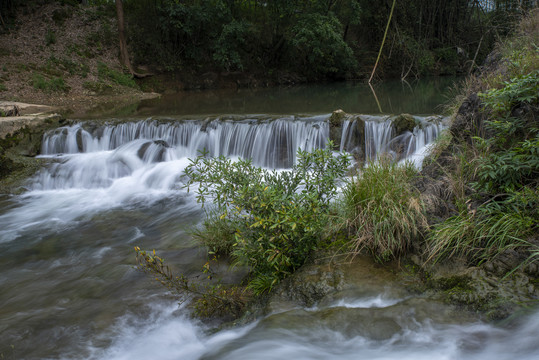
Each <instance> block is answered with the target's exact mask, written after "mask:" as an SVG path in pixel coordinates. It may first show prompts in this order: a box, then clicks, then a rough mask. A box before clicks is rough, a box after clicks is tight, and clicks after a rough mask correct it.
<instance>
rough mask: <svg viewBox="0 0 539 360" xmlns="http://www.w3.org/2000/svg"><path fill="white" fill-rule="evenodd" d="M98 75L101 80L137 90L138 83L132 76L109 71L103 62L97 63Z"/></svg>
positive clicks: (112, 70)
mask: <svg viewBox="0 0 539 360" xmlns="http://www.w3.org/2000/svg"><path fill="white" fill-rule="evenodd" d="M97 74H98V76H99V79H101V80H110V81H112V82H114V83H116V84H118V85H121V86H127V87H131V88H137V83H136V82H135V80H134V79H133V77H132V76H131V75H128V74H124V73H121V72H119V71H116V70H114V69H109V67H108V66H107V65H106V64H105V63H103V62H98V63H97Z"/></svg>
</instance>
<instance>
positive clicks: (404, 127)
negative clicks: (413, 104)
mask: <svg viewBox="0 0 539 360" xmlns="http://www.w3.org/2000/svg"><path fill="white" fill-rule="evenodd" d="M392 122H393V126H394V128H395V134H396V135H397V136H398V135H401V134H403V133H405V132H406V131H409V132H413V131H414V128H415V127H416V125H417V123H416V121H415V118H414V117H413V116H412V115H410V114H401V115H398V116H396V117H395V118H393V120H392Z"/></svg>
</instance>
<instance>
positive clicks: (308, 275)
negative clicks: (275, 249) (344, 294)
mask: <svg viewBox="0 0 539 360" xmlns="http://www.w3.org/2000/svg"><path fill="white" fill-rule="evenodd" d="M343 284H344V274H343V272H342V271H341V270H340V269H338V268H336V267H330V266H325V265H323V266H320V265H305V266H303V267H302V268H301V269H300V270H298V271H297V272H296V273H294V275H293V276H291V277H289V278H287V279H286V280H285V281H284V282H283V283H282V285H281V286H280V288H279V289H278V290H277V291H276V297H274V298H273V299H272V300H273V301H277V302H283V301H284V302H286V301H292V302H294V303H296V304H300V305H301V306H307V307H309V306H313V305H314V304H315V303H316V302H318V301H320V300H321V299H322V298H324V297H325V296H327V295H328V294H330V293H332V292H336V291H340V290H342V288H343Z"/></svg>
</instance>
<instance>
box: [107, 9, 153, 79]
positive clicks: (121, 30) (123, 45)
mask: <svg viewBox="0 0 539 360" xmlns="http://www.w3.org/2000/svg"><path fill="white" fill-rule="evenodd" d="M115 1H116V16H117V17H118V37H119V40H120V62H121V63H122V65H123V66H125V67H126V68H127V70H128V71H129V72H130V73H131V75H133V77H136V78H139V79H140V78H144V77H147V76H150V74H139V73H137V72H136V71H135V70H134V69H133V66H132V65H131V61H130V60H129V52H128V51H127V42H126V41H125V20H124V8H123V4H122V0H115Z"/></svg>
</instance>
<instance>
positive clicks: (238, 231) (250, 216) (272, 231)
mask: <svg viewBox="0 0 539 360" xmlns="http://www.w3.org/2000/svg"><path fill="white" fill-rule="evenodd" d="M330 145H331V144H330ZM297 159H298V160H297V164H296V165H294V166H293V167H292V168H291V169H290V170H288V171H275V170H274V171H270V170H266V169H262V168H258V167H255V166H253V165H252V163H251V161H250V160H241V159H240V160H238V161H232V160H230V159H227V158H225V157H218V158H209V157H205V156H199V157H198V158H196V159H194V160H192V161H191V164H190V165H189V166H188V167H187V168H186V170H185V174H186V175H187V176H188V186H189V187H193V186H194V185H195V184H198V187H197V189H196V192H197V194H198V195H197V200H198V201H199V202H201V203H202V204H204V203H205V202H206V201H207V200H212V201H213V207H210V211H209V212H208V215H209V216H210V217H209V220H207V221H206V223H205V229H204V232H208V233H211V232H214V233H215V227H213V226H211V225H212V224H220V226H221V225H222V226H221V227H219V228H218V231H217V235H218V234H220V232H222V231H227V232H228V233H229V234H234V243H233V244H230V237H225V240H224V244H223V245H222V246H218V247H219V248H220V249H222V250H228V249H230V248H232V249H233V250H232V251H231V254H232V256H233V258H234V259H235V262H236V263H237V264H239V265H245V266H249V267H250V268H251V272H252V280H251V282H250V287H251V288H252V289H253V290H254V291H255V292H256V293H262V292H264V291H267V290H269V289H271V288H272V287H273V286H274V285H275V284H277V283H278V282H279V281H280V280H281V279H283V278H284V277H286V276H288V275H289V274H291V273H292V272H293V271H294V270H296V269H297V268H298V267H300V266H301V265H303V264H304V263H305V261H306V259H307V257H308V255H309V254H310V253H311V251H312V250H314V249H315V248H316V247H317V243H318V241H319V240H320V237H321V230H322V229H323V228H324V227H325V226H326V224H327V222H328V210H329V204H330V202H331V201H332V200H333V199H334V198H335V196H336V195H337V182H338V181H339V179H340V178H341V177H342V176H343V175H344V174H345V172H346V171H347V167H348V165H349V162H350V160H349V159H348V157H347V156H345V155H342V154H341V155H338V156H333V152H332V150H331V146H328V147H327V148H326V149H320V150H315V151H313V152H312V153H308V152H305V151H301V150H300V151H298V155H297ZM219 221H221V222H220V223H219ZM215 235H216V234H213V235H210V236H213V238H214V239H215V238H216V237H215ZM200 237H204V236H200ZM214 246H215V245H214Z"/></svg>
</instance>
